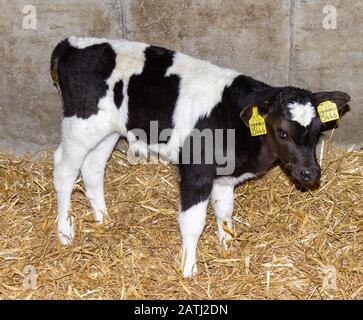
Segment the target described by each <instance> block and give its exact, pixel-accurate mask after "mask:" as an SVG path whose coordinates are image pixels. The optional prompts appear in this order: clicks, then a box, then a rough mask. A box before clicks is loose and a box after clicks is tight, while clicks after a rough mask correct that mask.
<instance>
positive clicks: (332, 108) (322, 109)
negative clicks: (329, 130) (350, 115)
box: [318, 101, 339, 123]
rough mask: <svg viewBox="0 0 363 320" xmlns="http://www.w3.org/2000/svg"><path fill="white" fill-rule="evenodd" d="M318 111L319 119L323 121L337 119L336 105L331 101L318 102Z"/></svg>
mask: <svg viewBox="0 0 363 320" xmlns="http://www.w3.org/2000/svg"><path fill="white" fill-rule="evenodd" d="M318 113H319V116H320V120H321V122H323V123H325V122H329V121H333V120H338V119H339V113H338V108H337V105H336V104H335V103H334V102H331V101H324V102H322V103H320V104H319V106H318Z"/></svg>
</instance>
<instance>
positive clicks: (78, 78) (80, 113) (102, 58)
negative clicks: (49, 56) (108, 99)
mask: <svg viewBox="0 0 363 320" xmlns="http://www.w3.org/2000/svg"><path fill="white" fill-rule="evenodd" d="M61 48H62V50H59V49H58V51H59V52H60V55H59V56H56V58H55V56H54V57H53V59H54V61H57V63H56V65H57V69H56V70H57V73H58V75H59V86H60V89H61V92H62V98H63V110H64V111H63V114H64V117H72V116H77V117H79V118H82V119H87V118H89V117H90V116H92V115H94V114H97V112H98V102H99V100H100V99H101V98H102V97H104V96H105V95H106V92H107V90H108V85H107V83H106V81H107V79H108V78H109V77H110V76H111V74H112V72H113V70H114V68H115V66H116V53H115V52H114V50H113V49H112V47H111V46H110V45H109V44H108V43H103V44H97V45H93V46H90V47H87V48H84V49H78V48H75V47H72V46H71V45H68V46H65V44H63V45H62V47H61ZM56 50H57V49H56Z"/></svg>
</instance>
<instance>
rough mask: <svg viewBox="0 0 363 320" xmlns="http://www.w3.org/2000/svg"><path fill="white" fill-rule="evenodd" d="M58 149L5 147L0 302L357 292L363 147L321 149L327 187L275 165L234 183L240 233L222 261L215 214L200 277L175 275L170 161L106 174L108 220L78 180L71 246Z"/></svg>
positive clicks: (361, 280) (362, 282) (116, 163)
mask: <svg viewBox="0 0 363 320" xmlns="http://www.w3.org/2000/svg"><path fill="white" fill-rule="evenodd" d="M51 155H52V152H48V153H45V154H43V155H42V156H41V157H40V158H39V157H38V158H37V159H36V160H35V158H32V157H31V156H30V155H29V156H25V157H24V158H18V157H16V156H14V155H10V154H6V153H0V279H1V281H0V298H1V299H362V298H363V250H362V249H363V200H362V198H363V189H362V186H363V151H355V152H345V151H342V150H340V149H338V148H336V147H332V146H331V147H330V148H328V149H327V150H325V155H324V161H323V176H322V183H321V187H320V189H318V190H315V191H308V192H301V191H299V190H297V189H296V187H295V186H294V185H293V184H292V182H291V181H290V179H289V178H288V177H287V176H286V175H285V174H284V173H283V171H282V170H281V169H280V168H278V167H277V168H275V169H273V170H272V171H270V172H269V173H268V174H267V175H266V176H265V177H263V178H261V179H259V180H256V181H250V182H248V183H247V184H245V185H242V186H240V187H238V189H237V191H236V197H235V198H236V199H235V211H234V216H233V217H234V225H235V229H234V240H233V243H232V248H231V250H230V252H229V253H228V254H224V256H221V255H220V254H219V252H218V245H217V228H216V223H215V221H214V217H213V214H212V211H211V210H209V214H208V221H207V225H206V228H205V230H204V233H203V235H202V237H201V240H200V243H199V254H198V256H199V264H198V266H199V274H198V275H197V276H196V277H195V278H193V279H191V280H185V279H183V278H182V277H181V276H180V273H179V254H180V253H179V247H180V235H179V229H178V225H177V221H176V215H177V210H178V184H177V180H176V174H175V172H174V170H175V169H174V168H173V167H172V166H165V165H162V164H158V165H150V164H149V165H140V164H139V165H130V164H129V163H128V162H127V160H126V156H125V154H124V153H122V152H120V151H115V152H114V154H113V156H112V159H111V160H110V163H109V165H108V169H107V175H106V201H107V204H108V208H109V212H110V219H109V221H108V222H107V224H106V226H105V227H97V226H95V225H94V224H93V222H92V212H91V208H90V206H89V204H88V201H87V199H86V197H85V195H84V189H83V184H82V182H81V181H78V183H77V186H76V189H75V192H74V194H73V196H72V215H73V216H74V217H75V221H76V232H77V236H76V239H75V242H74V243H73V244H72V245H71V246H70V247H67V248H64V247H62V246H60V244H59V242H58V240H57V236H56V230H55V219H56V202H55V193H54V190H53V184H52V161H51Z"/></svg>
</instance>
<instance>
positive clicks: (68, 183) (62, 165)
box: [54, 141, 88, 245]
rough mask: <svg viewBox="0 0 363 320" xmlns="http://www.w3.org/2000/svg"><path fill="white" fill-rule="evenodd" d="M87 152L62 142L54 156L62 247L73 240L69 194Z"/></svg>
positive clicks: (59, 233)
mask: <svg viewBox="0 0 363 320" xmlns="http://www.w3.org/2000/svg"><path fill="white" fill-rule="evenodd" d="M87 152H88V150H86V149H85V148H83V147H81V146H79V145H74V144H72V143H69V142H65V141H62V144H61V145H60V146H59V147H58V149H57V151H56V152H55V154H54V187H55V190H56V192H57V203H58V222H57V226H58V236H59V240H60V242H61V243H62V244H63V245H69V244H70V243H71V242H72V240H73V238H74V224H73V219H72V217H71V216H70V215H69V209H70V207H71V193H72V190H73V187H74V184H75V182H76V179H77V177H78V175H79V170H80V168H81V166H82V163H83V160H84V158H85V157H86V155H87Z"/></svg>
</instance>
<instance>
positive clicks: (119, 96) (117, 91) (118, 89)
mask: <svg viewBox="0 0 363 320" xmlns="http://www.w3.org/2000/svg"><path fill="white" fill-rule="evenodd" d="M123 89H124V83H123V81H122V80H120V81H118V82H117V83H116V84H115V87H114V88H113V94H114V100H115V105H116V107H117V109H120V108H121V105H122V101H123V100H124V93H123Z"/></svg>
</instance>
